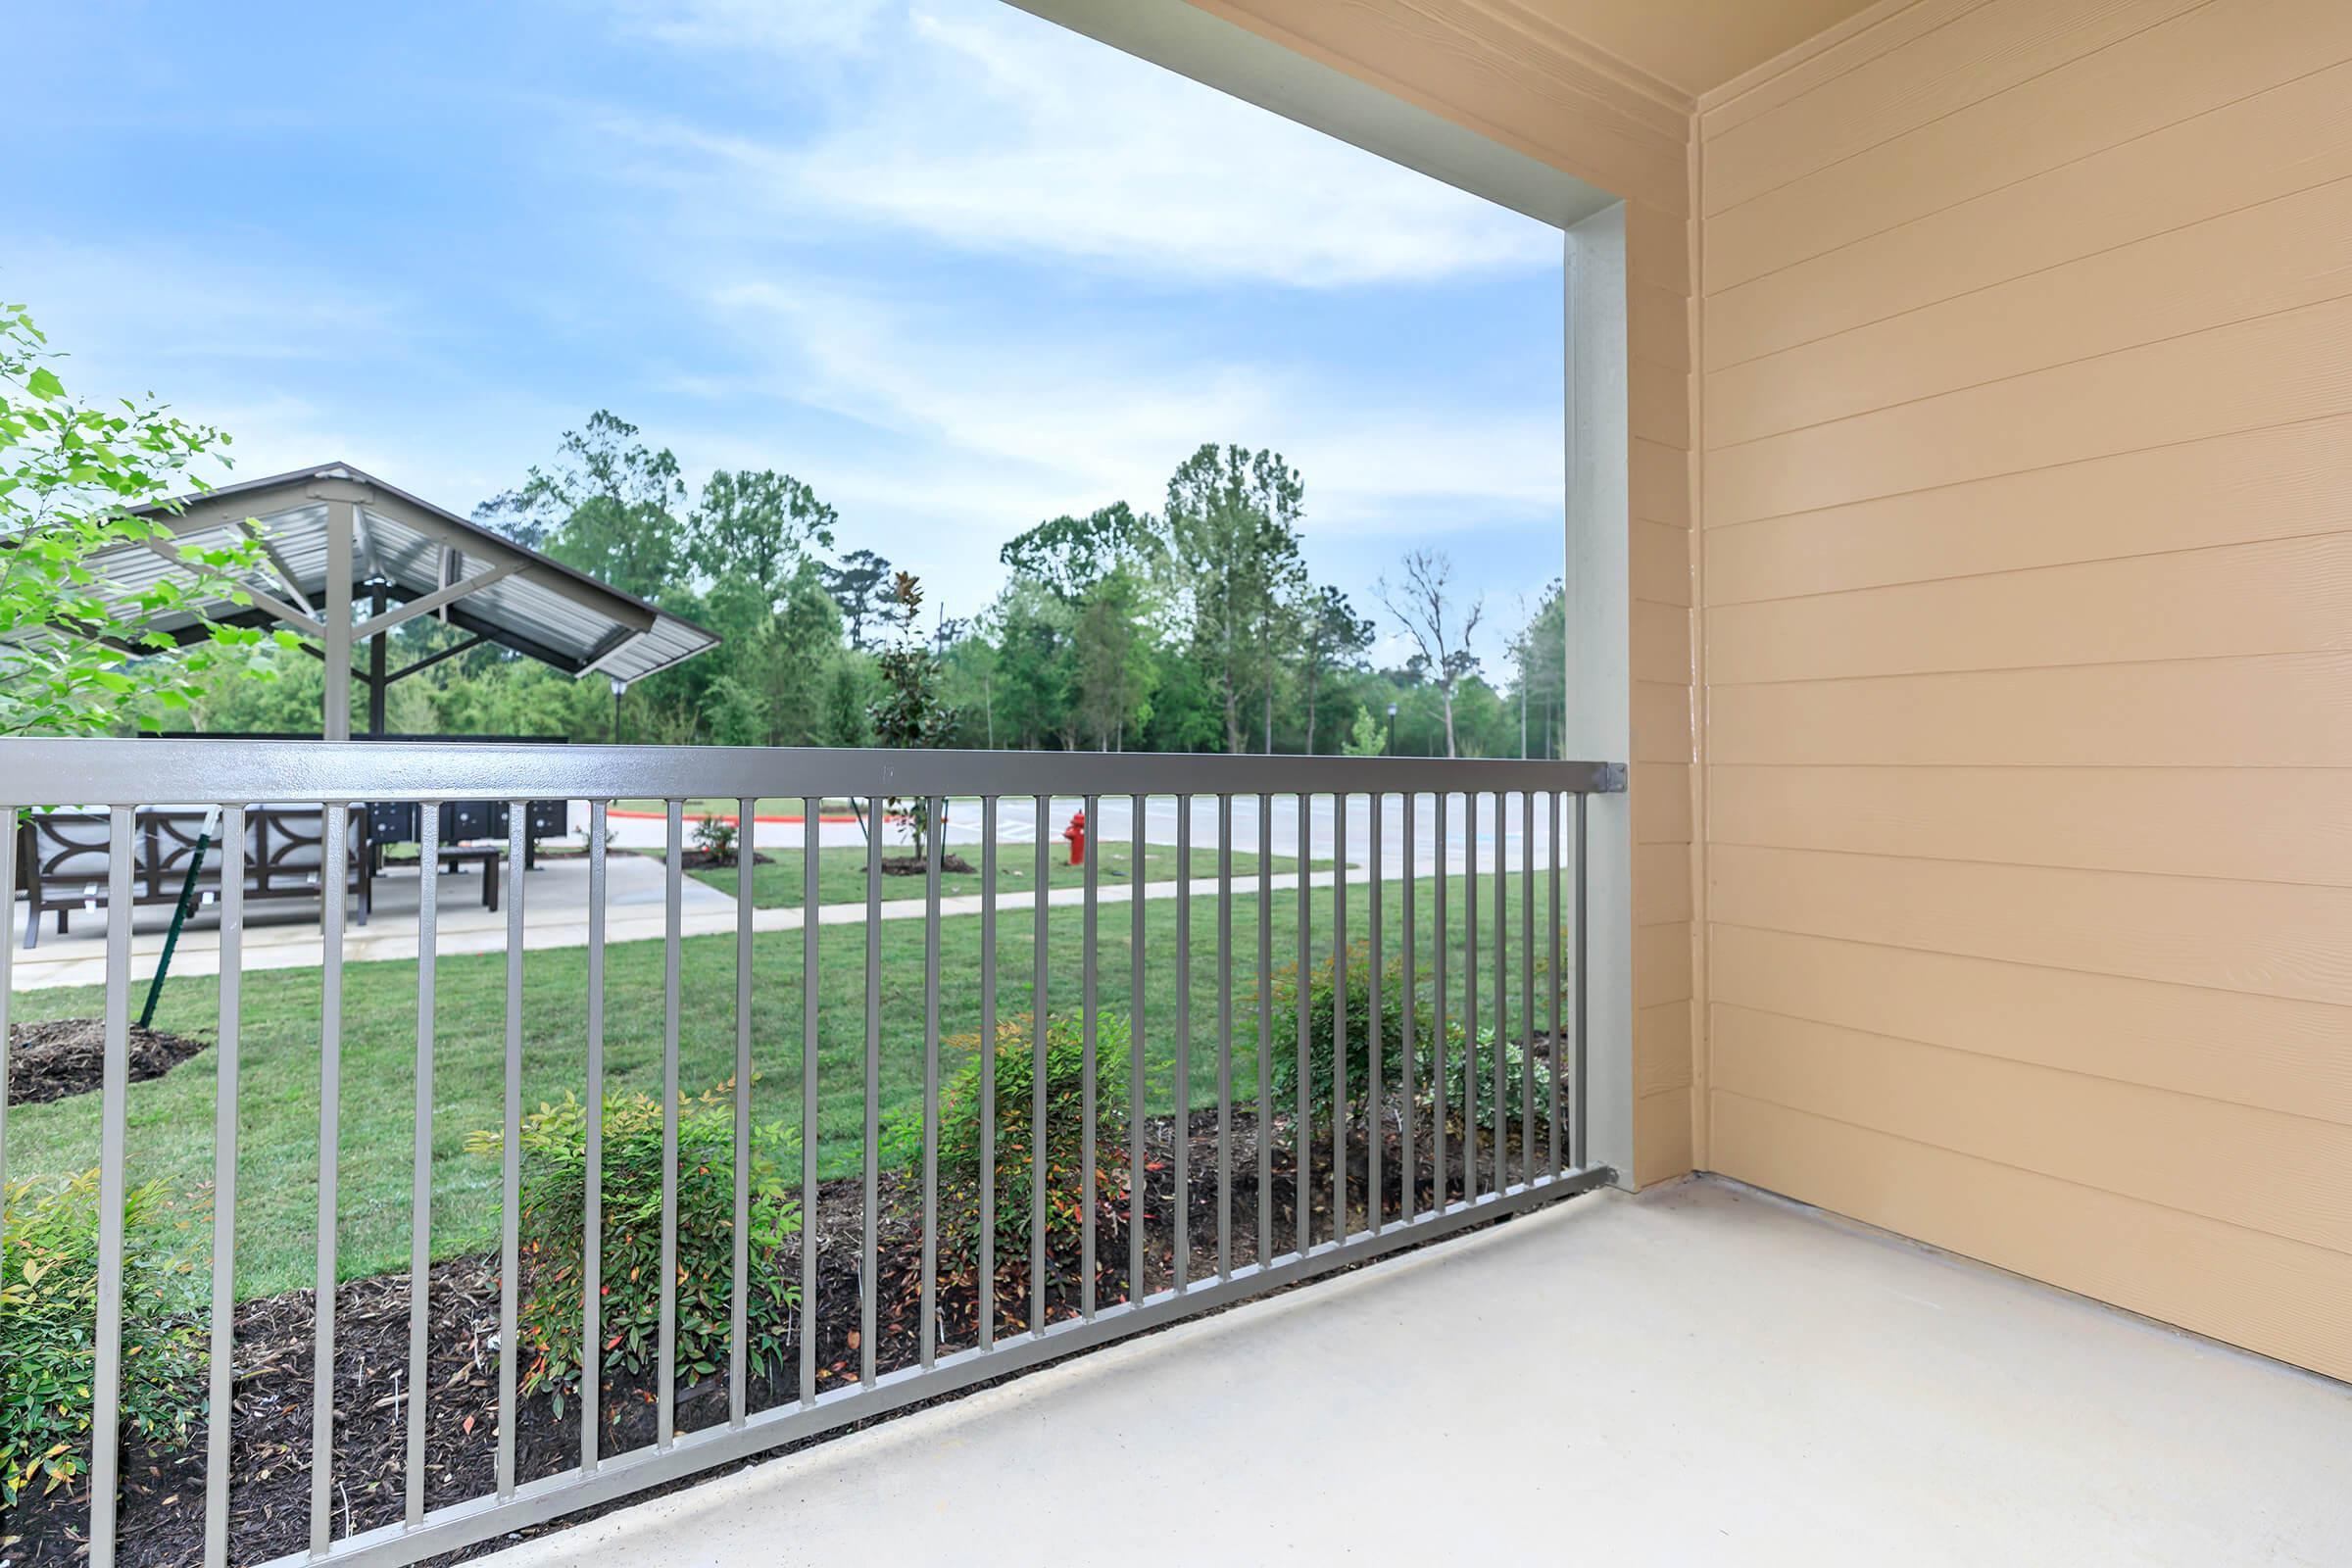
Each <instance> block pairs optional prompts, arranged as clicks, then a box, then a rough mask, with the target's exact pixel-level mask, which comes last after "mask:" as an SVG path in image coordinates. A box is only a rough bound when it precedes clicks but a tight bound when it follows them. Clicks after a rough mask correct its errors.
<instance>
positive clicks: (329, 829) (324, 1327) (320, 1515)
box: [123, 801, 514, 1556]
mask: <svg viewBox="0 0 2352 1568" xmlns="http://www.w3.org/2000/svg"><path fill="white" fill-rule="evenodd" d="M319 834H320V837H321V839H322V840H323V842H322V843H321V845H320V847H319V958H320V960H321V962H322V963H323V965H324V968H323V972H322V973H321V974H320V976H319V1235H318V1243H319V1273H318V1282H317V1286H316V1290H317V1293H318V1294H317V1297H316V1298H315V1299H316V1302H317V1305H316V1308H315V1310H316V1311H317V1313H318V1333H317V1344H316V1347H315V1348H314V1350H313V1360H312V1363H311V1552H312V1555H314V1556H316V1555H318V1554H319V1552H322V1551H324V1550H326V1547H327V1543H328V1541H329V1540H330V1539H331V1537H332V1536H333V1533H334V1511H333V1503H334V1484H335V1243H336V1240H337V1237H336V1234H335V1226H336V1220H337V1216H338V1212H339V1209H340V1206H341V1205H340V1202H339V1200H338V1194H339V1193H340V1190H341V1177H342V1133H343V1128H342V1121H343V901H344V892H343V887H344V883H345V881H346V880H347V878H346V868H347V867H348V865H349V864H350V859H351V812H350V809H348V808H347V807H345V806H343V805H342V804H341V803H339V802H335V801H327V802H323V803H321V805H320V809H319ZM129 913H130V910H129V907H128V902H127V900H126V901H125V904H124V907H123V917H124V919H125V920H127V919H128V918H129ZM513 1147H514V1145H513V1141H512V1137H511V1136H510V1141H509V1144H508V1148H509V1150H510V1153H509V1156H508V1157H509V1158H510V1159H512V1158H513V1154H512V1152H511V1151H512V1149H513ZM508 1290H509V1294H510V1295H512V1293H513V1287H512V1286H509V1288H508ZM510 1338H511V1336H510ZM510 1424H511V1423H509V1421H508V1420H507V1418H506V1413H505V1411H504V1410H502V1411H501V1413H500V1420H499V1430H500V1432H501V1433H502V1434H503V1433H505V1432H506V1430H507V1429H508V1427H509V1425H510ZM501 1490H504V1489H503V1488H502V1489H501Z"/></svg>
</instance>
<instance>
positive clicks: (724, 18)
mask: <svg viewBox="0 0 2352 1568" xmlns="http://www.w3.org/2000/svg"><path fill="white" fill-rule="evenodd" d="M884 9H885V0H617V3H616V4H615V5H614V7H613V11H614V15H615V16H616V17H617V19H618V20H619V22H620V25H622V26H623V27H624V28H626V29H627V30H629V31H631V32H636V33H641V34H643V35H644V36H646V37H648V38H653V39H656V40H658V41H660V42H662V43H666V44H671V45H674V46H677V47H680V48H690V49H726V50H744V49H752V50H759V51H761V52H763V53H769V54H781V55H801V56H805V55H807V54H809V53H810V52H812V51H825V52H849V51H856V50H858V49H861V48H863V47H864V46H865V45H866V44H867V43H868V42H869V41H870V40H871V39H872V36H873V32H874V26H875V24H876V23H877V22H878V21H879V20H880V19H881V16H882V13H883V11H884Z"/></svg>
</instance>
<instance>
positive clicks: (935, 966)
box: [916, 795, 947, 1372]
mask: <svg viewBox="0 0 2352 1568" xmlns="http://www.w3.org/2000/svg"><path fill="white" fill-rule="evenodd" d="M945 806H946V803H945V802H944V801H942V800H941V799H940V798H939V797H938V796H936V795H934V796H931V797H930V798H928V799H927V800H925V801H923V802H922V804H921V809H922V811H923V825H924V828H925V831H924V834H923V1283H922V1291H921V1304H920V1305H919V1306H918V1307H917V1309H916V1318H917V1328H918V1331H919V1338H920V1353H921V1356H922V1363H923V1370H924V1371H926V1372H927V1371H929V1370H930V1369H931V1367H932V1365H933V1363H934V1362H936V1361H937V1360H938V1359H939V839H940V834H941V832H942V831H943V829H944V827H945V817H946V815H947V812H946V810H945Z"/></svg>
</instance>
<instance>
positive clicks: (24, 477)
mask: <svg viewBox="0 0 2352 1568" xmlns="http://www.w3.org/2000/svg"><path fill="white" fill-rule="evenodd" d="M57 358H59V356H58V355H56V354H55V353H53V352H51V351H50V350H49V348H48V338H47V337H46V336H45V335H43V333H42V332H41V330H40V328H39V327H37V326H35V325H34V324H33V321H32V317H31V315H30V314H29V312H27V311H26V309H25V307H24V306H21V305H5V306H0V735H21V734H27V733H32V732H46V733H50V734H84V735H86V734H99V733H104V732H106V731H108V730H110V729H113V728H116V727H117V726H118V725H120V724H122V723H124V722H130V723H136V724H137V725H139V726H140V727H142V728H147V729H156V728H161V727H162V726H163V717H162V715H164V714H165V713H168V712H170V713H179V712H184V711H187V709H188V708H189V706H190V704H191V703H192V702H193V701H194V700H195V699H196V698H197V697H198V696H199V695H201V693H202V691H203V689H204V680H205V677H206V676H207V674H208V673H209V672H211V671H213V670H214V669H216V668H217V667H219V665H220V664H221V662H222V660H223V659H224V658H226V657H230V656H241V655H242V654H243V653H245V652H248V651H250V650H252V649H254V648H256V647H258V646H259V645H260V644H262V643H263V642H264V641H265V640H266V638H265V634H264V633H263V632H262V631H260V630H259V629H257V628H252V627H239V626H230V625H225V624H222V623H221V620H219V619H214V618H211V617H213V616H216V615H225V614H227V613H233V612H235V611H236V610H237V609H239V608H241V607H243V606H247V605H250V604H251V603H252V596H251V595H250V594H249V593H248V592H247V591H246V590H245V589H244V588H243V587H242V586H241V585H240V582H239V576H240V574H241V573H244V572H247V571H252V570H255V569H257V568H258V567H259V566H260V565H261V563H262V556H261V550H260V547H259V546H258V545H256V544H254V543H252V542H251V541H250V540H245V539H239V540H237V541H236V542H234V543H206V544H202V545H197V544H189V543H185V542H182V541H181V540H179V538H178V537H177V535H176V534H174V532H173V531H172V527H171V525H170V523H169V521H168V520H166V519H165V518H160V517H141V516H133V515H131V513H132V511H133V509H138V508H146V507H154V506H158V505H167V504H168V503H169V500H170V497H171V493H172V490H173V489H174V488H176V487H177V486H179V485H181V484H187V485H190V486H192V487H193V488H196V489H202V488H204V486H203V485H202V484H201V483H200V482H198V481H196V480H194V479H192V478H191V477H190V476H189V475H188V473H187V469H188V467H189V466H190V465H192V464H195V463H198V462H200V461H203V460H206V459H215V460H220V461H225V459H224V458H223V455H222V452H221V449H222V448H224V447H226V446H227V445H228V437H227V436H225V435H223V434H221V432H220V431H219V430H216V429H214V428H213V427H212V426H210V425H202V424H190V423H188V422H187V421H185V420H183V419H181V418H179V417H176V416H174V415H172V413H171V412H170V410H169V409H167V408H166V407H164V406H163V405H161V404H158V403H155V402H153V401H147V402H137V403H133V402H123V403H121V404H118V405H114V406H101V405H98V404H91V403H84V402H81V401H79V400H78V399H76V398H74V397H73V396H72V395H71V394H69V393H68V392H67V390H66V387H65V383H64V382H63V381H61V380H60V379H59V378H58V374H57V372H56V371H55V370H54V369H52V368H51V367H50V362H52V361H54V360H56V359H57ZM168 510H169V511H176V510H178V509H177V507H176V506H168ZM141 545H144V546H148V547H151V548H153V549H155V550H156V551H158V552H159V553H160V554H162V555H165V556H167V557H169V558H171V559H173V560H175V561H177V562H179V563H180V564H182V565H183V566H184V567H185V568H186V573H185V575H184V576H183V575H175V576H172V577H165V578H161V579H158V580H157V581H155V582H154V583H152V584H150V585H147V586H143V587H141V588H139V589H137V590H136V591H134V592H121V591H116V590H114V589H112V588H111V587H110V585H109V584H108V582H107V581H106V580H105V579H104V578H103V577H102V576H101V574H100V573H99V572H98V571H97V570H96V569H94V567H93V562H94V560H95V558H97V557H98V556H100V555H102V554H105V553H107V552H110V551H117V550H122V549H123V548H125V547H137V546H141ZM183 616H193V617H194V619H193V620H192V621H190V622H189V623H188V624H187V626H186V629H184V630H176V629H175V630H171V631H167V630H165V629H164V627H163V624H162V623H163V622H164V621H166V620H167V619H170V620H178V619H179V618H180V617H183ZM277 640H278V641H281V642H283V641H291V640H292V633H290V632H289V633H284V634H282V635H281V636H279V637H278V638H277ZM258 673H260V674H264V675H266V674H267V667H266V666H264V667H263V668H262V669H261V670H260V671H258Z"/></svg>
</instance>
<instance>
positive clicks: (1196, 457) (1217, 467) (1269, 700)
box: [1167, 443, 1306, 752]
mask: <svg viewBox="0 0 2352 1568" xmlns="http://www.w3.org/2000/svg"><path fill="white" fill-rule="evenodd" d="M1305 493H1306V487H1305V483H1304V481H1302V480H1301V479H1300V478H1299V475H1298V473H1297V472H1296V471H1295V470H1294V469H1293V468H1292V467H1291V466H1290V465H1289V464H1288V463H1286V462H1284V461H1283V459H1282V457H1281V455H1280V454H1278V453H1275V452H1272V451H1267V450H1264V449H1260V450H1259V451H1256V452H1251V451H1250V450H1248V449H1247V448H1244V447H1240V446H1227V447H1223V448H1219V447H1218V446H1216V445H1215V444H1214V443H1210V444H1208V445H1205V446H1203V447H1201V449H1200V450H1199V451H1198V452H1195V453H1194V454H1193V455H1192V456H1191V457H1189V458H1187V459H1186V460H1185V461H1184V462H1183V464H1182V465H1180V466H1178V467H1177V469H1176V472H1175V473H1174V474H1173V475H1172V476H1171V477H1170V478H1169V480H1168V501H1167V530H1168V539H1169V545H1170V553H1171V556H1172V559H1173V563H1174V567H1175V572H1176V575H1177V578H1178V581H1179V583H1180V585H1181V588H1182V592H1183V595H1184V599H1185V603H1186V606H1187V609H1188V611H1189V619H1190V643H1191V649H1192V653H1193V657H1194V658H1195V660H1196V661H1197V662H1199V663H1200V664H1201V668H1202V670H1203V671H1204V673H1205V675H1206V677H1207V678H1206V684H1207V686H1208V688H1209V690H1210V691H1211V692H1212V693H1213V695H1214V698H1215V701H1216V704H1217V709H1218V712H1219V716H1220V717H1221V718H1222V720H1223V728H1224V740H1225V749H1226V750H1227V751H1228V752H1240V751H1242V750H1244V749H1245V739H1244V731H1245V726H1246V724H1247V722H1248V716H1249V712H1250V709H1251V708H1252V707H1262V710H1263V712H1264V717H1265V732H1266V735H1265V739H1266V745H1267V747H1268V749H1269V750H1270V749H1271V748H1272V745H1273V711H1274V688H1275V681H1276V678H1277V674H1278V672H1279V670H1280V669H1281V667H1282V664H1283V662H1284V661H1285V659H1286V658H1287V657H1288V655H1289V654H1290V652H1291V649H1292V647H1293V646H1294V643H1295V637H1294V629H1295V628H1294V622H1293V619H1292V617H1291V616H1290V615H1289V613H1288V606H1289V605H1290V603H1291V602H1292V601H1293V600H1294V599H1295V598H1297V597H1298V595H1299V592H1300V590H1301V588H1302V586H1303V583H1304V580H1305V564H1304V562H1303V561H1302V559H1301V557H1300V554H1299V530H1298V521H1299V515H1300V512H1301V509H1302V507H1303V504H1304V499H1305Z"/></svg>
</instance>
